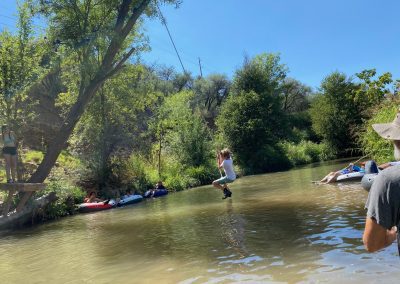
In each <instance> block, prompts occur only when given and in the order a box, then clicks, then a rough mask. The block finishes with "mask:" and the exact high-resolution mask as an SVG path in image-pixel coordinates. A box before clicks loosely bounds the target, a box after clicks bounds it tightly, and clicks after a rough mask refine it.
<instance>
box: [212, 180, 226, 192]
mask: <svg viewBox="0 0 400 284" xmlns="http://www.w3.org/2000/svg"><path fill="white" fill-rule="evenodd" d="M212 185H213V186H214V187H215V188H218V189H220V190H222V191H224V187H223V186H222V185H220V184H219V183H218V182H216V181H213V182H212Z"/></svg>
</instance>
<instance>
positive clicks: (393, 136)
mask: <svg viewBox="0 0 400 284" xmlns="http://www.w3.org/2000/svg"><path fill="white" fill-rule="evenodd" d="M372 128H373V129H374V130H375V131H376V133H378V134H379V136H381V137H382V138H385V139H389V140H400V112H398V113H397V114H396V117H395V118H394V120H393V121H392V122H391V123H379V124H372Z"/></svg>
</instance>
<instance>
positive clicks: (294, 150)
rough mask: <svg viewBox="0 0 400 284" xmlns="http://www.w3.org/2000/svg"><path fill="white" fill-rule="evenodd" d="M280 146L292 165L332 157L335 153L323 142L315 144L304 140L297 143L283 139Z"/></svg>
mask: <svg viewBox="0 0 400 284" xmlns="http://www.w3.org/2000/svg"><path fill="white" fill-rule="evenodd" d="M282 147H283V148H284V149H285V153H286V155H287V157H288V159H289V160H290V163H291V164H292V165H293V166H298V165H303V164H309V163H314V162H319V161H325V160H329V159H333V158H334V157H335V154H336V153H334V152H332V149H331V148H330V147H329V146H328V145H326V144H324V143H319V144H317V143H314V142H311V141H306V140H302V141H301V142H300V143H298V144H295V143H293V142H288V141H285V142H282Z"/></svg>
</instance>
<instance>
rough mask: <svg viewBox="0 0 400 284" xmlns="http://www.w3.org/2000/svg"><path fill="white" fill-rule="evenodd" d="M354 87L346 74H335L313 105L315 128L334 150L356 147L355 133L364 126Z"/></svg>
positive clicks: (328, 78)
mask: <svg viewBox="0 0 400 284" xmlns="http://www.w3.org/2000/svg"><path fill="white" fill-rule="evenodd" d="M354 89H355V85H354V84H353V83H352V81H351V79H350V78H347V77H346V75H345V74H342V73H339V72H334V73H332V74H330V75H329V76H327V77H326V78H325V79H324V80H323V81H322V83H321V93H319V94H317V95H316V96H315V98H314V100H313V102H312V104H311V108H310V114H311V120H312V127H313V129H314V131H315V132H316V134H317V135H319V136H320V137H322V138H323V139H324V140H325V141H326V142H327V143H328V145H330V146H331V147H332V148H333V149H334V151H338V152H340V153H343V152H345V151H348V150H350V149H355V148H357V144H356V141H355V131H357V130H358V127H359V126H360V125H361V122H362V121H361V118H362V117H361V111H360V109H359V105H358V104H357V103H356V102H355V101H354V97H353V94H354Z"/></svg>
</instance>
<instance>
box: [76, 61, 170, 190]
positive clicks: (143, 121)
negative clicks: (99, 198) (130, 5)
mask: <svg viewBox="0 0 400 284" xmlns="http://www.w3.org/2000/svg"><path fill="white" fill-rule="evenodd" d="M151 76H152V75H151V74H149V71H148V70H147V69H146V68H144V66H142V65H136V66H135V65H128V66H127V67H126V68H125V69H124V70H123V71H122V72H121V73H119V74H118V75H117V76H116V77H114V78H112V79H111V80H110V81H109V82H107V83H106V85H105V86H104V87H103V88H102V89H101V90H100V95H99V96H98V97H95V98H94V100H93V102H92V104H91V105H90V106H89V108H88V110H87V112H86V113H85V114H84V116H83V117H82V119H81V121H80V123H78V125H77V127H76V129H75V131H74V134H73V136H72V137H71V139H70V142H71V147H70V148H71V150H72V151H73V152H74V153H75V154H78V155H79V156H80V157H81V158H83V161H84V163H85V165H86V168H87V171H86V173H85V179H88V180H92V181H93V183H94V184H93V185H94V186H95V187H96V188H97V187H99V188H100V190H101V189H102V188H103V187H105V185H106V183H108V184H109V180H110V179H111V178H112V177H111V176H110V175H112V169H111V164H112V163H111V160H112V159H114V158H113V156H122V157H129V154H130V152H131V151H132V150H136V151H143V152H147V151H148V149H149V148H150V147H149V146H148V145H149V144H151V141H150V142H149V141H148V139H149V137H147V136H145V135H143V133H144V132H145V131H146V130H147V127H148V126H147V124H148V123H149V121H150V119H151V116H150V114H151V113H153V112H154V109H155V108H156V106H157V104H158V102H159V100H160V98H161V96H162V94H161V93H160V92H159V91H157V90H156V87H155V85H154V84H152V82H151V81H150V82H149V81H147V80H146V79H147V78H149V77H151ZM109 185H110V184H109Z"/></svg>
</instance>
